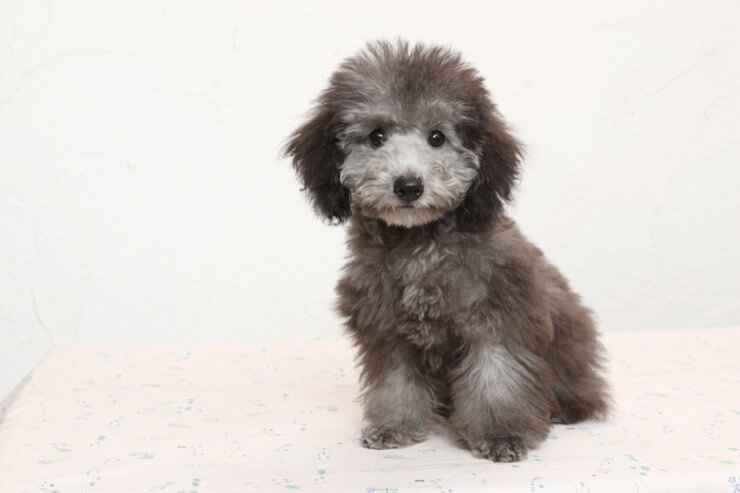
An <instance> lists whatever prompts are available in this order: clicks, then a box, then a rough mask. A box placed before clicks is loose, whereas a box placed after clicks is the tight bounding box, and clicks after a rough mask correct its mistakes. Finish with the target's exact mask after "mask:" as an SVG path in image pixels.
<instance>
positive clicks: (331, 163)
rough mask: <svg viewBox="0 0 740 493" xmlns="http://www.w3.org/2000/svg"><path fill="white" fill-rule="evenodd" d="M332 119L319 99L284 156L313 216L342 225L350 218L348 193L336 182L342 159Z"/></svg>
mask: <svg viewBox="0 0 740 493" xmlns="http://www.w3.org/2000/svg"><path fill="white" fill-rule="evenodd" d="M334 115H335V112H334V111H333V110H332V109H331V108H330V107H329V105H328V104H327V102H326V101H325V100H324V101H322V100H321V99H320V100H319V103H318V105H317V107H316V108H315V110H314V114H313V115H312V117H311V119H310V120H309V121H308V122H306V123H304V124H303V125H302V126H300V127H299V128H298V129H296V130H295V131H294V132H293V133H292V134H291V136H290V137H289V139H288V142H287V143H286V144H285V148H284V154H285V155H286V156H288V157H290V158H292V162H293V168H294V169H295V170H296V173H297V174H298V178H299V179H300V180H301V183H302V184H303V190H304V191H306V192H307V193H308V196H309V198H310V200H311V204H313V207H314V209H315V210H316V213H317V214H319V215H321V216H323V217H325V218H327V219H329V220H330V221H331V222H332V223H333V224H341V223H343V222H344V221H346V220H347V218H348V217H349V215H350V193H349V189H348V188H347V187H345V186H344V185H342V183H341V181H340V179H339V168H340V166H341V164H342V163H343V162H344V158H345V155H344V153H343V152H342V150H341V149H340V148H339V141H338V138H337V134H338V130H339V123H338V122H337V121H336V118H335V116H334Z"/></svg>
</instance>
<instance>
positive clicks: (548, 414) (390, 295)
mask: <svg viewBox="0 0 740 493" xmlns="http://www.w3.org/2000/svg"><path fill="white" fill-rule="evenodd" d="M375 128H382V129H383V130H384V132H385V133H386V135H387V142H386V145H383V146H382V147H379V148H373V146H371V145H369V143H368V141H367V138H368V137H367V136H368V134H369V133H370V132H372V131H373V129H375ZM431 130H439V131H442V132H443V133H444V134H445V136H446V137H447V140H446V142H445V144H444V145H443V146H440V147H438V148H437V147H434V148H432V147H430V146H429V145H428V144H426V135H428V133H429V132H430V131H431ZM286 153H287V154H288V155H290V156H291V157H292V158H293V165H294V167H295V168H296V170H297V172H298V175H299V178H300V179H301V181H302V183H303V185H304V187H305V189H306V191H307V192H308V194H309V196H310V197H311V200H312V202H313V204H314V206H315V207H316V210H317V212H319V213H320V214H321V215H323V216H325V217H327V218H329V219H331V220H333V221H335V222H343V221H345V220H347V219H349V228H348V246H349V250H350V254H351V255H350V258H349V261H348V262H347V264H346V266H345V268H344V275H343V277H342V279H341V280H340V282H339V284H338V286H337V293H338V295H339V300H338V310H339V312H340V313H341V314H342V315H343V316H344V317H345V319H346V326H347V329H348V331H349V332H350V334H351V335H352V336H353V338H354V341H355V343H356V345H357V347H358V350H359V362H360V365H361V367H362V386H363V394H362V395H363V401H364V407H365V419H366V421H367V422H368V424H367V426H366V427H365V428H364V429H363V433H362V436H363V439H362V444H363V445H364V446H366V447H369V448H393V447H400V446H405V445H409V444H412V443H416V442H419V441H421V440H423V439H424V438H425V437H426V435H427V434H428V433H429V431H430V430H431V429H433V428H434V427H435V426H438V425H440V424H441V423H443V422H444V421H445V419H447V421H448V422H449V424H450V425H451V426H452V427H453V428H454V429H455V430H456V431H457V432H458V433H459V434H460V436H461V437H462V438H463V439H464V440H465V441H466V442H467V444H468V446H469V447H470V448H471V450H472V452H473V453H474V454H475V455H476V456H479V457H484V458H487V459H490V460H493V461H505V462H508V461H516V460H522V459H524V458H525V457H526V453H527V450H529V449H531V448H533V447H535V446H537V444H538V443H540V442H541V441H542V440H543V439H544V438H545V437H546V436H547V434H548V431H549V429H550V427H551V425H552V423H553V422H560V423H571V422H574V421H579V420H583V419H588V418H600V417H604V416H605V415H606V413H607V410H608V407H609V397H608V392H607V386H606V383H605V381H604V379H603V378H602V376H601V375H600V372H601V369H602V355H603V349H602V347H601V345H600V343H599V342H598V339H597V331H596V329H595V326H594V322H593V319H592V316H591V313H590V311H589V310H588V309H587V308H585V307H584V306H583V305H582V304H581V302H580V299H579V297H578V295H576V294H575V293H574V292H573V291H572V290H571V289H570V287H569V285H568V282H567V281H566V279H565V278H564V277H563V276H562V275H561V274H560V273H559V272H558V270H557V269H556V268H555V267H553V266H552V265H551V264H550V263H548V262H547V260H546V259H545V257H544V256H543V254H542V252H541V251H540V250H539V249H538V248H537V247H535V246H534V245H533V244H532V243H530V242H529V241H528V240H527V239H526V238H525V237H524V236H523V235H522V234H521V233H520V232H519V230H518V229H517V227H516V225H515V224H514V222H513V221H512V220H511V219H509V218H507V217H506V216H504V215H503V212H502V207H503V203H504V202H505V201H507V200H509V199H510V193H511V190H512V187H513V185H514V182H515V180H516V178H517V175H518V169H519V164H520V163H519V162H520V156H521V149H520V146H519V143H518V142H517V141H516V140H515V139H514V138H513V137H512V136H511V135H510V133H509V132H508V130H507V128H506V126H505V124H504V123H503V120H502V119H501V117H500V115H499V114H498V112H497V110H496V108H495V106H494V105H493V103H492V102H491V100H490V97H489V95H488V92H487V91H486V89H485V87H484V86H483V81H482V78H481V77H480V76H479V75H478V74H477V72H475V71H474V70H473V69H472V68H470V67H469V66H468V65H466V64H465V63H464V62H463V61H462V60H461V58H460V56H459V55H458V54H456V53H454V52H452V51H450V50H447V49H445V48H440V47H425V46H422V45H418V46H415V47H410V46H409V45H408V44H407V43H404V42H399V43H397V44H395V45H394V44H391V43H385V42H379V43H373V44H370V45H368V47H367V48H366V49H365V50H364V51H362V52H360V53H359V54H358V55H356V56H355V57H352V58H350V59H349V60H347V61H346V62H345V63H344V64H343V65H342V66H341V67H340V69H339V70H338V71H337V72H336V73H335V74H334V75H333V76H332V79H331V83H330V86H329V88H328V89H327V90H326V91H325V92H324V93H322V95H321V96H320V97H319V100H318V102H317V106H316V109H315V111H314V114H313V115H312V117H311V118H310V119H309V121H308V122H307V123H306V124H305V125H304V126H302V127H301V128H299V129H298V130H296V132H294V134H293V135H292V136H291V138H290V140H289V142H288V144H287V146H286ZM408 173H413V174H414V176H417V177H419V179H421V180H423V183H424V192H423V194H422V196H421V197H420V198H419V199H418V200H417V201H415V202H413V203H412V204H411V205H409V204H405V203H403V202H402V201H401V200H399V199H398V197H395V196H394V192H393V181H394V180H395V179H396V178H398V177H399V176H404V175H405V174H408Z"/></svg>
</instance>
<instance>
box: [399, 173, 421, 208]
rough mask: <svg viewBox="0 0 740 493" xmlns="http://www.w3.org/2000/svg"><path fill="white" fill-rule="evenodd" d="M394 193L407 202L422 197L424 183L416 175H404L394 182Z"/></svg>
mask: <svg viewBox="0 0 740 493" xmlns="http://www.w3.org/2000/svg"><path fill="white" fill-rule="evenodd" d="M393 193H395V194H396V195H397V196H398V198H399V199H401V200H403V201H404V202H406V203H407V204H410V203H411V202H413V201H414V200H416V199H418V198H419V197H421V194H422V193H424V185H422V183H421V180H420V179H419V178H416V177H415V176H402V177H401V178H398V179H397V180H396V181H395V182H394V183H393Z"/></svg>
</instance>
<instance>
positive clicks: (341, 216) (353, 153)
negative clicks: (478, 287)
mask: <svg viewBox="0 0 740 493" xmlns="http://www.w3.org/2000/svg"><path fill="white" fill-rule="evenodd" d="M285 152H286V154H287V155H289V156H291V157H292V160H293V166H294V168H295V169H296V171H297V173H298V175H299V177H300V179H301V181H302V183H303V185H304V187H305V190H307V191H308V193H309V196H310V197H311V200H312V203H313V205H314V207H315V209H316V211H317V212H318V213H319V214H321V215H323V216H325V217H327V218H328V219H330V220H332V221H333V222H336V223H341V222H344V221H345V220H346V219H347V218H348V217H349V215H350V213H351V212H352V211H353V210H354V211H355V213H357V214H361V215H363V216H367V217H372V218H377V219H381V220H383V221H384V222H386V223H387V224H390V225H396V226H404V227H413V226H418V225H422V224H426V223H429V222H432V221H434V220H437V219H439V218H441V217H443V216H445V215H447V214H452V213H454V214H455V215H456V216H457V220H458V223H459V225H460V226H461V227H464V228H467V229H475V228H477V227H479V226H481V225H484V224H488V223H490V221H491V220H492V219H493V218H494V217H495V216H497V215H498V214H500V213H501V211H502V208H503V205H504V202H506V201H507V200H509V199H510V198H511V191H512V187H513V185H514V182H515V180H516V178H517V174H518V169H519V161H520V157H521V149H520V146H519V144H518V143H517V141H516V140H515V139H514V138H513V137H512V136H511V135H510V134H509V132H508V131H507V128H506V125H505V124H504V122H503V121H502V119H501V117H500V115H499V114H498V112H497V110H496V107H495V105H494V104H493V103H492V101H491V99H490V97H489V95H488V91H487V90H486V88H485V87H484V85H483V79H482V78H481V76H480V75H479V74H478V73H477V72H476V71H475V70H474V69H473V68H471V67H470V66H468V65H467V64H465V63H464V62H463V61H462V59H461V58H460V55H459V54H458V53H455V52H453V51H450V50H448V49H446V48H441V47H425V46H422V45H417V46H414V47H409V45H408V44H407V43H405V42H398V43H397V44H395V45H394V44H391V43H387V42H377V43H373V44H370V45H368V46H367V47H366V49H365V50H363V51H362V52H360V53H359V54H358V55H356V56H354V57H352V58H349V59H348V60H346V61H345V62H344V63H343V64H342V65H341V66H340V68H339V69H338V70H337V71H336V72H335V73H334V74H333V75H332V77H331V81H330V84H329V87H328V88H327V89H326V90H325V91H324V92H323V93H321V95H320V96H319V98H318V100H317V102H316V106H315V108H314V111H313V114H312V116H311V118H310V119H309V121H308V122H307V123H305V124H304V125H303V126H301V127H300V128H298V129H297V130H296V131H295V132H294V133H293V134H292V135H291V137H290V138H289V140H288V143H287V144H286V148H285Z"/></svg>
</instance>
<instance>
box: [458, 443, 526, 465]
mask: <svg viewBox="0 0 740 493" xmlns="http://www.w3.org/2000/svg"><path fill="white" fill-rule="evenodd" d="M470 449H471V450H472V452H473V455H475V456H476V457H480V458H482V459H488V460H492V461H493V462H518V461H520V460H524V459H526V458H527V447H526V445H524V440H522V439H521V438H519V437H502V438H498V437H497V438H488V439H483V440H475V441H472V442H470Z"/></svg>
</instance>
